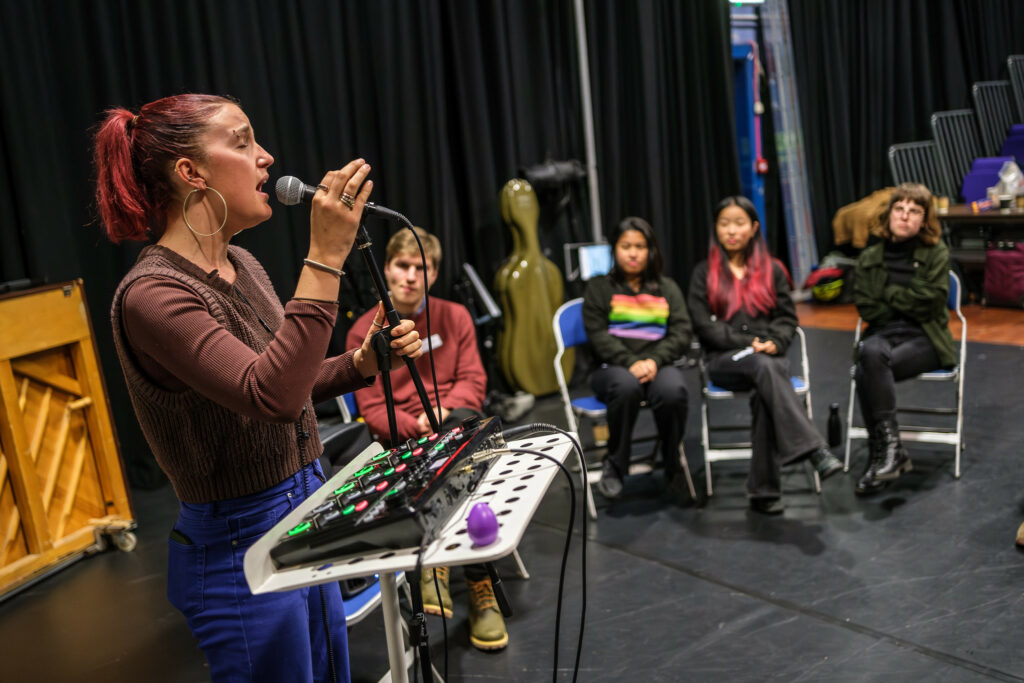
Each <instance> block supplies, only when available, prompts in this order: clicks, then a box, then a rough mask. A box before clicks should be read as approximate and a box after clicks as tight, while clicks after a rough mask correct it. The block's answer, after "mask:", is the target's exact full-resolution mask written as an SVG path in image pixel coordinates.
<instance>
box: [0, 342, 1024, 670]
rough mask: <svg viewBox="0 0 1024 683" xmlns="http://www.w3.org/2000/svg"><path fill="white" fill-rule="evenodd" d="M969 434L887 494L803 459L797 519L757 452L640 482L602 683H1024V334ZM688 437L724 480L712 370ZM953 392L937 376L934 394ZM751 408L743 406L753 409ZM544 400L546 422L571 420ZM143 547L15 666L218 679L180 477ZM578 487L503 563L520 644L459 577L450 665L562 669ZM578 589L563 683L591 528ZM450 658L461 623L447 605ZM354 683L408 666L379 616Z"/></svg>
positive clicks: (829, 390) (159, 495)
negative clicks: (184, 585)
mask: <svg viewBox="0 0 1024 683" xmlns="http://www.w3.org/2000/svg"><path fill="white" fill-rule="evenodd" d="M808 337H809V344H810V356H811V360H812V377H813V392H814V394H813V396H814V408H815V415H816V418H817V420H816V421H817V422H818V424H819V425H820V426H821V428H822V429H824V423H825V416H826V415H827V407H828V404H829V403H831V402H839V403H840V404H841V405H842V406H843V408H844V414H845V406H846V397H847V392H848V379H847V377H848V375H847V372H848V371H847V368H848V359H849V345H850V340H851V336H850V335H849V334H847V333H841V332H831V331H818V330H809V331H808ZM968 356H969V357H968V362H967V368H966V370H967V372H966V383H965V386H966V387H967V391H966V398H965V401H964V409H965V415H966V420H965V423H966V443H967V450H966V452H965V455H964V458H963V465H962V467H963V472H962V478H961V479H960V480H959V481H957V480H956V479H954V478H953V474H952V472H953V465H952V462H953V461H952V450H951V448H949V447H929V446H923V447H922V446H914V445H911V446H910V448H911V454H912V456H913V458H914V471H913V472H912V473H910V474H908V475H906V476H905V477H904V478H903V479H901V480H900V481H899V482H897V483H896V484H895V485H894V486H893V487H892V488H891V489H890V490H889V491H887V492H885V493H883V494H882V495H880V496H878V497H877V498H873V499H868V500H861V499H858V498H856V497H855V496H854V495H853V491H852V487H853V483H854V477H855V475H856V473H858V472H859V470H860V468H861V466H862V463H863V459H864V451H863V448H861V449H859V450H858V451H857V454H856V458H855V460H854V464H853V467H852V468H851V472H850V473H849V474H845V475H843V474H840V475H837V476H835V477H833V478H831V479H829V480H828V481H827V482H825V484H824V491H823V493H822V495H821V496H820V497H819V496H817V495H815V494H814V493H813V492H812V491H811V490H810V489H809V488H808V481H807V477H806V476H805V473H804V472H803V471H802V470H801V468H799V467H798V468H796V469H794V470H793V471H792V472H791V473H789V474H787V476H786V480H785V483H786V489H787V492H788V491H790V490H791V491H792V492H791V493H787V496H786V503H787V509H786V512H785V514H784V515H783V516H782V517H777V518H768V517H763V516H760V515H757V514H755V513H752V512H748V511H747V509H746V500H745V498H744V495H743V480H744V476H745V471H746V464H745V463H742V462H740V463H724V464H721V463H720V464H716V466H715V469H714V472H715V477H714V483H715V495H714V497H713V498H711V499H710V500H707V501H704V500H702V501H701V504H700V505H699V506H698V505H694V503H693V502H691V501H689V500H687V499H683V500H676V499H673V498H671V497H669V496H667V495H666V494H664V493H663V492H662V488H663V487H662V483H661V475H660V473H658V472H656V473H655V474H652V475H639V476H636V477H634V478H632V479H630V480H629V481H628V482H627V485H626V495H625V497H624V499H623V500H621V501H618V502H616V503H615V504H613V505H610V506H609V505H608V504H607V503H605V502H604V501H602V500H601V499H600V497H598V502H599V507H600V515H599V520H598V522H597V523H596V524H593V525H591V527H590V529H589V532H588V536H589V545H588V567H589V571H588V585H587V595H588V600H587V623H586V637H585V641H584V649H583V656H582V663H581V668H580V675H579V680H582V681H763V680H785V681H807V680H828V681H875V680H877V681H882V680H886V681H892V680H895V681H975V680H1014V681H1016V680H1024V648H1022V647H1021V643H1022V642H1024V554H1022V553H1020V552H1018V551H1017V550H1016V549H1015V546H1014V544H1013V538H1014V532H1015V531H1016V529H1017V526H1018V525H1019V524H1020V521H1021V519H1022V512H1024V507H1022V503H1024V495H1022V486H1021V484H1022V481H1024V473H1022V471H1021V466H1020V459H1019V457H1020V452H1021V443H1022V442H1024V419H1021V408H1020V406H1021V398H1022V391H1021V381H1020V372H1021V370H1020V369H1021V368H1022V367H1024V349H1022V348H1019V347H1009V346H993V345H984V344H972V345H971V346H970V347H969V349H968ZM690 379H691V380H692V382H691V385H690V386H691V394H692V401H691V408H690V419H689V424H688V429H687V439H686V449H687V453H688V456H689V460H690V463H691V467H692V469H693V470H694V474H695V476H696V479H697V486H698V488H699V489H700V488H702V487H703V472H702V470H703V467H702V464H701V460H702V458H701V450H700V444H699V421H698V418H699V411H698V407H699V400H698V399H697V391H696V390H697V387H698V384H697V380H696V375H695V374H692V375H691V376H690ZM925 391H926V392H929V394H933V393H935V391H936V390H935V389H934V387H933V386H929V387H927V388H926V389H925ZM740 414H742V413H740ZM560 416H561V408H560V405H559V404H558V403H557V402H556V401H553V400H551V399H545V400H544V401H541V402H540V403H539V404H538V406H537V408H535V410H534V412H533V414H532V415H531V416H530V417H531V421H535V420H540V421H550V422H554V423H556V424H562V419H563V418H561V417H560ZM134 495H135V503H136V508H137V516H138V520H139V544H138V548H137V549H136V550H135V551H134V552H132V553H121V552H116V551H115V552H108V553H104V554H101V555H98V556H95V557H91V558H88V559H85V560H82V561H80V562H78V563H76V564H75V565H73V566H71V567H69V568H67V569H65V570H64V571H61V572H59V573H57V574H55V575H54V576H52V577H50V578H48V579H46V580H45V581H42V582H40V583H38V584H36V585H35V586H33V587H31V588H29V589H27V590H25V591H23V592H21V593H20V594H18V595H16V596H14V597H12V598H10V599H8V600H6V601H5V602H3V603H0V662H2V664H0V680H3V681H56V680H60V681H98V680H106V681H153V682H161V681H168V682H170V681H201V680H206V679H207V678H208V675H207V670H206V668H205V666H204V662H203V657H202V655H201V653H199V652H198V651H197V649H196V647H195V645H194V641H193V640H192V637H191V635H190V634H189V632H188V630H187V628H186V627H185V624H184V620H183V618H182V617H181V616H180V615H179V614H178V613H177V612H176V611H175V610H174V609H173V608H172V607H171V606H170V604H168V602H167V600H166V598H165V588H166V577H165V561H166V541H165V539H166V534H167V531H168V529H169V528H170V525H171V524H172V523H173V519H174V514H175V504H174V498H173V495H172V493H171V491H170V489H169V488H166V487H165V488H164V489H162V490H158V491H148V492H135V494H134ZM566 515H567V495H566V490H565V487H564V486H563V485H562V484H560V483H556V485H554V486H553V487H552V489H551V491H550V492H549V494H548V496H547V498H546V499H545V502H544V504H543V505H542V507H541V509H540V511H539V513H538V514H537V516H536V518H535V520H534V522H533V523H532V524H531V526H530V528H529V530H528V531H527V534H526V536H525V538H524V540H523V542H522V544H521V545H520V552H521V554H522V557H523V559H524V560H525V562H526V564H527V566H528V568H529V571H530V572H531V574H532V578H530V579H529V580H528V581H524V580H521V579H519V578H518V577H516V576H515V573H514V571H513V565H512V563H511V561H508V560H505V561H502V562H500V563H499V570H501V572H502V574H503V577H504V579H505V585H506V588H507V590H508V593H509V596H510V598H511V600H512V602H513V604H514V607H515V610H516V614H515V616H514V617H513V618H512V619H510V620H509V621H508V626H509V632H510V644H509V647H508V648H507V649H506V650H505V651H503V652H499V653H482V652H478V651H476V650H474V649H473V648H472V647H471V646H470V645H469V643H468V631H467V626H466V621H465V618H466V616H465V615H466V607H465V605H466V596H465V587H464V583H463V581H462V579H461V573H460V572H459V571H456V572H454V574H453V594H454V599H455V603H456V606H455V609H456V614H455V618H454V619H452V620H451V621H450V622H449V629H448V631H449V633H448V635H449V638H448V640H449V644H448V654H449V662H448V667H449V679H450V680H453V681H455V680H475V679H482V680H501V681H531V682H532V681H541V680H549V679H550V678H551V666H552V662H553V644H554V619H555V603H556V598H557V594H558V581H557V578H558V566H559V561H560V557H561V549H562V544H563V543H564V538H565V526H566ZM575 540H576V541H577V542H574V544H573V549H572V554H571V557H570V563H569V567H570V569H569V575H568V579H567V582H566V588H565V593H564V597H565V604H564V606H563V615H562V619H563V623H562V636H561V641H560V648H559V649H560V652H559V667H560V670H559V675H558V679H559V680H569V679H570V677H571V671H572V661H573V657H574V652H575V642H576V634H577V626H578V618H579V609H580V595H581V593H580V571H579V548H580V546H579V544H578V540H579V539H578V538H577V539H575ZM431 636H432V651H433V653H434V655H433V657H434V663H435V664H436V666H437V668H438V669H443V666H444V661H443V659H444V658H443V647H442V639H441V628H440V623H439V621H438V620H437V618H431ZM350 641H351V658H352V672H353V680H355V681H376V680H377V679H378V678H379V677H380V676H381V675H382V674H383V673H384V672H385V670H386V668H387V658H386V655H385V651H384V632H383V626H382V622H381V619H380V616H379V612H378V613H374V614H371V615H370V616H369V617H368V618H367V619H366V620H364V621H363V622H361V623H359V624H357V625H356V626H355V627H354V628H353V630H352V631H351V633H350Z"/></svg>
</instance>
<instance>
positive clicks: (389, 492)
mask: <svg viewBox="0 0 1024 683" xmlns="http://www.w3.org/2000/svg"><path fill="white" fill-rule="evenodd" d="M396 493H398V489H391V490H390V491H388V492H387V493H385V494H384V497H385V498H387V497H388V496H393V495H395V494H396Z"/></svg>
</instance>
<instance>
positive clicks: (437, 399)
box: [398, 214, 448, 679]
mask: <svg viewBox="0 0 1024 683" xmlns="http://www.w3.org/2000/svg"><path fill="white" fill-rule="evenodd" d="M398 215H399V216H400V217H401V219H402V221H403V222H404V223H405V227H406V228H408V230H409V232H411V233H412V236H413V238H414V239H415V240H416V246H417V247H419V250H420V261H421V262H422V264H423V268H422V271H423V314H424V316H425V317H426V319H427V344H431V342H432V340H433V338H434V335H433V332H431V330H430V291H429V290H430V282H429V281H428V280H427V253H426V252H425V251H424V250H423V242H421V241H420V236H419V235H417V234H416V231H415V230H414V229H413V225H412V223H411V222H410V221H409V219H408V218H406V217H405V216H403V215H402V214H398ZM434 267H435V268H436V267H437V264H436V263H435V264H434ZM429 351H430V357H429V358H428V360H429V361H430V379H431V381H432V382H433V384H434V403H435V404H436V407H437V424H438V425H440V424H441V422H442V420H441V393H440V392H439V391H438V390H437V368H435V367H434V349H433V346H432V345H431V348H430V349H429ZM440 431H441V430H440V429H438V432H440ZM442 611H443V610H442ZM446 651H447V648H446ZM447 678H448V677H447V675H446V676H445V679H447Z"/></svg>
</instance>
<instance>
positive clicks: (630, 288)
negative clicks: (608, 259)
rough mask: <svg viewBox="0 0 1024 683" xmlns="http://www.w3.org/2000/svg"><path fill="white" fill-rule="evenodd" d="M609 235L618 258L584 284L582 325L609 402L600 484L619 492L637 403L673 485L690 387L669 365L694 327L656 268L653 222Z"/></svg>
mask: <svg viewBox="0 0 1024 683" xmlns="http://www.w3.org/2000/svg"><path fill="white" fill-rule="evenodd" d="M610 237H611V240H610V241H611V243H612V244H613V245H614V255H615V263H614V265H613V266H612V269H611V272H610V273H608V275H604V276H601V277H597V278H594V279H592V280H590V281H589V282H588V283H587V289H586V292H584V295H583V325H584V327H585V328H586V330H587V337H588V338H589V339H590V345H591V347H592V348H593V351H594V355H595V356H596V358H597V360H598V361H599V362H600V363H601V367H600V368H599V369H598V370H596V371H595V372H594V373H593V374H592V375H591V376H590V386H591V387H592V388H593V390H594V393H595V394H596V395H597V398H598V399H599V400H600V401H602V402H603V403H605V404H606V405H607V406H608V455H607V456H606V457H605V460H604V466H603V469H602V472H601V481H600V483H598V490H599V491H600V492H601V493H602V494H603V495H604V496H605V497H607V498H618V497H619V496H620V495H622V479H623V477H624V476H625V475H626V473H627V472H629V457H630V446H631V443H632V442H631V439H630V436H631V434H632V432H633V426H634V425H635V424H636V416H637V413H638V412H639V410H640V403H641V402H642V401H647V404H648V405H649V406H650V407H651V409H652V410H653V411H654V422H655V424H656V425H657V427H658V436H659V437H660V438H661V456H662V460H663V462H664V464H665V479H666V481H668V482H670V485H673V484H674V483H675V479H676V477H677V476H681V473H682V465H681V463H680V462H679V457H680V456H679V443H680V442H681V441H682V438H683V429H684V428H685V426H686V408H687V391H686V382H685V381H684V379H683V372H682V370H680V369H679V368H677V367H675V366H674V365H673V363H674V362H675V361H676V360H678V359H679V358H681V357H682V356H683V354H684V353H685V352H686V350H687V349H688V348H689V346H690V338H691V337H692V335H693V331H692V329H691V328H690V316H689V314H688V313H687V311H686V300H685V299H684V298H683V293H682V291H681V290H680V289H679V285H677V284H676V283H675V282H674V281H673V280H671V279H670V278H667V277H664V276H663V275H662V274H661V271H662V264H663V262H662V257H661V251H660V250H659V248H658V240H657V238H656V237H655V236H654V230H652V229H651V226H650V224H649V223H648V222H647V221H645V220H644V219H642V218H636V217H633V216H630V217H627V218H624V219H623V220H622V222H620V223H619V224H618V226H616V228H615V229H614V230H613V231H612V234H611V235H610Z"/></svg>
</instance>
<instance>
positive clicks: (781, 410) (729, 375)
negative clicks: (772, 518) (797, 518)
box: [707, 352, 825, 498]
mask: <svg viewBox="0 0 1024 683" xmlns="http://www.w3.org/2000/svg"><path fill="white" fill-rule="evenodd" d="M707 370H708V376H709V377H710V378H711V381H712V382H714V383H715V384H717V385H718V386H720V387H722V388H723V389H728V390H729V391H751V390H753V392H754V393H753V394H752V395H751V397H750V412H751V415H752V421H751V424H750V441H751V451H752V452H751V458H750V474H749V475H748V476H747V493H748V494H749V495H750V497H751V498H778V497H779V496H780V495H781V493H782V477H781V474H780V471H779V470H780V469H781V467H782V466H783V465H785V464H787V463H789V462H792V461H793V460H796V459H797V458H799V457H800V456H803V455H806V454H807V453H810V452H811V451H813V450H815V449H817V448H824V447H825V440H824V439H823V438H822V437H821V435H820V434H819V433H818V431H817V430H816V429H815V428H814V424H813V423H811V420H810V418H809V417H807V410H806V409H805V408H804V405H803V400H802V399H801V398H800V397H799V396H797V395H796V392H795V391H793V384H792V383H791V382H790V373H789V361H787V360H786V359H785V358H782V357H779V356H769V355H768V354H765V353H754V354H751V355H749V356H746V357H745V358H741V359H739V360H736V361H734V360H733V359H732V352H726V353H723V354H721V355H719V356H716V357H714V358H712V359H710V360H709V361H708V362H707Z"/></svg>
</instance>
